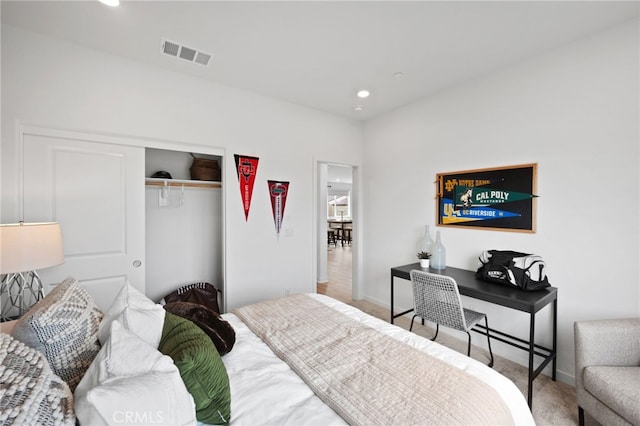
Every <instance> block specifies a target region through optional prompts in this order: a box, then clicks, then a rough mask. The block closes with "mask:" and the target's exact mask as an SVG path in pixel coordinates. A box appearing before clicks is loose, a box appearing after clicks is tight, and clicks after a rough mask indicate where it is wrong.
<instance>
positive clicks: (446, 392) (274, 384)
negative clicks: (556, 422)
mask: <svg viewBox="0 0 640 426" xmlns="http://www.w3.org/2000/svg"><path fill="white" fill-rule="evenodd" d="M56 293H65V294H64V295H62V296H60V294H58V295H56ZM122 294H124V295H125V298H124V299H123V298H122ZM55 297H57V298H58V299H60V300H57V301H55V302H54V303H52V302H51V300H50V299H52V298H55ZM118 298H120V300H119V301H118ZM42 302H45V303H44V305H46V310H45V311H46V314H45V315H44V316H43V317H42V318H43V319H44V320H46V321H44V322H45V323H46V324H47V327H48V326H49V324H51V322H52V318H54V319H55V318H57V321H58V323H65V327H66V328H67V329H70V328H74V327H75V326H74V327H70V326H69V325H68V324H66V323H67V322H68V321H70V320H73V321H75V320H76V319H79V323H80V324H81V327H80V328H79V327H75V329H76V331H73V333H75V334H73V336H72V337H71V339H72V340H69V341H74V342H75V343H74V345H75V344H77V343H78V342H80V341H81V340H86V342H87V343H82V345H83V346H82V348H81V350H80V358H78V359H75V361H74V362H75V363H76V364H74V365H75V366H79V365H80V364H82V363H84V365H85V367H84V369H83V370H81V369H78V368H75V369H74V368H69V366H64V369H62V370H56V365H58V366H59V362H58V361H57V360H52V359H51V358H50V356H51V348H49V349H47V350H43V351H41V352H42V353H45V352H46V353H47V357H48V358H49V359H48V363H49V364H50V366H51V370H53V372H54V373H55V374H53V373H51V372H49V375H48V377H47V378H46V380H44V379H42V378H41V377H38V378H37V380H36V378H34V377H27V378H24V377H22V378H14V377H7V376H6V375H5V376H3V377H2V378H3V383H2V386H0V388H1V389H0V391H1V392H0V419H1V420H2V422H3V424H7V425H9V424H21V423H24V422H31V423H33V422H38V420H39V419H35V418H33V417H32V416H33V414H32V413H34V412H36V411H37V412H38V413H39V414H40V415H43V416H46V418H48V419H51V418H55V419H56V421H55V422H54V423H55V424H75V420H76V415H77V418H78V419H79V420H81V421H80V423H81V424H92V425H93V424H116V423H118V424H121V423H122V421H123V419H124V417H123V416H125V415H131V416H137V417H131V419H133V420H136V421H137V422H138V423H139V422H140V421H143V422H144V421H146V422H147V423H155V424H158V422H159V421H160V423H161V424H180V425H184V424H195V423H196V417H198V418H200V417H199V416H197V413H198V408H197V403H195V404H194V400H197V397H196V396H195V393H194V392H192V388H190V387H189V385H188V384H187V378H186V375H185V374H183V373H184V371H183V370H182V367H181V366H180V361H179V360H177V359H175V358H174V359H173V361H172V359H171V358H169V357H168V356H166V355H167V353H166V352H165V351H164V350H162V351H160V349H161V347H162V345H163V343H162V341H161V340H164V339H165V330H166V329H167V321H166V317H168V316H169V314H168V313H167V314H166V317H165V314H164V312H165V310H164V309H162V308H161V307H160V306H159V305H157V304H154V303H153V302H151V301H149V300H148V299H145V298H144V296H143V295H142V294H140V293H136V292H135V290H134V289H133V288H131V287H127V286H125V287H123V290H121V293H120V294H119V295H118V297H117V298H116V301H115V302H114V305H113V306H112V308H111V309H110V310H109V311H108V312H106V313H105V314H104V316H103V314H102V313H101V312H99V311H98V310H97V309H96V307H95V305H94V304H93V303H92V301H91V300H90V297H89V296H88V295H87V294H86V291H84V290H83V289H82V286H80V285H78V284H77V282H75V281H74V282H67V281H65V282H64V283H62V284H61V285H59V286H58V287H56V289H55V290H54V291H52V292H51V293H50V295H47V297H46V298H45V300H44V301H42ZM65 305H66V306H65ZM84 305H87V306H84ZM36 306H38V305H36ZM69 306H73V307H74V309H77V311H76V312H75V313H74V314H73V315H71V316H69V315H68V314H66V313H65V314H63V315H61V316H57V313H56V312H58V311H68V307H69ZM34 308H35V307H34ZM61 308H63V309H61ZM35 310H38V309H35ZM39 310H40V311H43V309H42V308H41V307H40V308H39ZM43 312H44V311H43ZM161 318H165V320H162V319H161ZM222 318H223V319H224V320H225V321H226V323H227V324H226V326H228V325H230V326H231V327H233V330H234V332H235V342H234V344H233V346H232V349H231V351H230V352H228V353H226V354H224V355H223V356H222V357H220V356H219V354H218V351H216V349H215V348H216V346H213V344H211V341H209V338H208V337H207V336H206V335H205V338H206V340H207V341H208V344H209V347H210V348H212V349H208V350H207V351H206V352H207V356H209V355H212V354H215V356H216V357H217V359H218V360H219V369H221V370H222V373H224V374H223V375H224V377H225V380H228V381H227V389H228V391H229V396H230V422H229V419H228V418H225V422H229V423H230V424H231V425H252V426H253V425H323V426H324V425H343V424H366V425H370V424H371V425H375V424H380V425H389V424H402V425H404V424H517V425H529V424H534V421H533V418H532V415H531V412H530V410H529V407H528V406H527V404H526V401H525V398H524V396H523V395H522V393H521V392H520V391H519V390H518V389H517V388H516V386H515V385H514V384H513V383H512V382H511V381H510V380H509V379H507V378H506V377H504V376H502V375H500V374H499V373H497V372H496V371H494V370H492V369H491V368H489V367H487V366H485V365H483V364H481V363H479V362H477V361H475V360H473V359H471V358H468V357H466V356H464V355H462V354H459V353H457V352H455V351H452V350H450V349H448V348H446V347H444V346H442V345H440V344H438V343H435V342H432V341H430V340H427V339H424V338H422V337H420V336H418V335H415V334H413V333H409V332H408V331H406V330H404V329H401V328H399V327H397V326H394V325H391V324H389V323H387V322H385V321H382V320H379V319H377V318H374V317H372V316H370V315H368V314H366V313H364V312H362V311H360V310H358V309H356V308H354V307H352V306H350V305H347V304H344V303H341V302H339V301H337V300H334V299H332V298H329V297H327V296H323V295H318V294H297V295H292V296H288V297H285V298H280V299H274V300H268V301H264V302H260V303H256V304H253V305H249V306H245V307H242V308H239V309H235V310H234V311H232V312H231V313H226V314H223V315H222ZM96 321H97V322H96ZM163 321H164V328H163V326H162V323H163ZM36 322H37V321H36V320H33V319H31V320H30V321H29V326H32V325H33V324H35V323H36ZM121 323H122V324H124V326H123V325H121ZM96 324H97V325H96ZM192 325H193V324H192ZM82 327H84V329H86V330H84V331H82V330H81V329H82ZM194 327H195V328H196V329H198V327H197V326H194ZM10 328H11V325H7V324H6V323H5V324H3V327H2V330H1V331H2V332H3V334H0V338H2V342H0V345H2V350H0V375H3V374H6V373H7V372H11V371H13V370H17V369H16V368H15V366H16V365H17V364H16V363H20V362H26V361H25V360H28V361H29V362H31V364H33V365H32V366H30V367H32V368H31V369H30V370H29V369H24V371H27V370H29V371H37V372H38V374H41V372H42V371H44V370H48V369H47V368H46V365H44V366H43V364H46V363H47V359H44V357H43V356H42V355H41V354H37V355H39V356H40V358H38V357H37V356H35V355H33V356H32V354H30V355H28V356H27V351H29V350H32V349H31V348H28V347H26V346H24V345H22V343H21V342H19V341H18V340H12V338H11V337H10V336H9V335H8V334H7V333H9V332H10ZM107 329H109V330H107ZM60 330H61V329H59V328H58V329H56V333H55V334H56V337H55V339H53V340H55V341H56V342H57V343H56V344H57V345H58V346H59V347H60V348H61V350H67V353H65V354H64V355H63V356H62V358H63V359H64V360H65V362H68V361H69V360H74V358H73V356H75V355H74V354H72V353H70V352H68V350H69V348H70V347H71V346H73V345H68V344H64V345H60V342H62V341H63V340H64V339H67V338H68V337H69V336H71V333H67V331H66V330H63V331H60ZM78 330H80V331H82V333H81V334H82V336H83V337H82V339H80V338H79V334H78ZM87 330H88V334H91V333H92V332H94V331H95V332H96V333H102V334H103V335H102V336H101V337H102V339H103V341H102V345H99V344H98V345H96V337H95V336H93V337H91V339H93V340H91V339H87V338H86V334H87ZM105 330H107V331H105ZM176 330H177V329H176ZM198 330H199V329H198ZM14 331H15V330H14ZM105 332H110V333H111V334H110V335H107V334H104V333H105ZM14 334H20V333H14ZM160 334H162V337H161V336H160ZM202 334H204V333H202ZM7 348H8V349H7ZM156 348H158V349H156ZM14 349H15V354H11V353H8V352H14ZM91 350H95V353H94V354H93V355H92V356H93V357H94V358H93V359H92V360H87V359H86V355H87V353H89V352H91ZM160 352H162V353H160ZM163 354H165V355H163ZM12 356H13V358H12ZM82 357H84V358H82ZM172 357H173V355H172ZM43 359H44V361H43ZM31 360H33V361H31ZM80 361H81V362H80ZM11 363H13V364H11ZM174 363H175V365H174ZM9 364H11V365H12V366H13V367H12V368H6V367H4V366H5V365H9ZM87 365H88V367H87ZM176 366H177V368H176ZM12 369H13V370H12ZM116 370H117V371H116ZM178 370H179V371H178ZM80 371H82V375H81V376H78V374H79V372H80ZM178 373H179V374H178ZM72 374H75V375H76V376H75V378H72V379H69V377H71V375H72ZM200 376H203V375H202V374H200ZM60 377H61V378H62V379H63V380H64V382H67V383H68V384H69V388H67V389H66V393H65V392H64V391H65V388H66V385H65V384H64V383H62V384H61V383H60V382H61V380H59V378H60ZM197 379H205V381H206V379H208V377H199V378H197ZM25 380H33V381H34V383H35V382H36V381H37V383H39V384H42V383H45V384H46V386H48V387H47V388H46V389H42V388H38V392H33V393H34V395H30V396H28V397H26V396H25V395H24V394H19V393H15V394H14V393H13V392H14V390H15V386H14V387H12V386H13V385H12V384H11V383H10V382H11V381H13V382H14V383H21V384H24V383H25ZM36 388H37V387H34V388H33V389H36ZM69 389H70V392H69ZM71 392H73V396H71ZM36 393H37V394H38V395H35V394H36ZM92 395H94V397H93V400H92ZM97 395H99V398H96V396H97ZM54 396H55V398H54ZM227 401H228V400H227ZM27 402H28V404H27ZM12 404H13V406H12ZM16 404H24V405H25V408H24V409H17V410H16V407H15V405H16ZM38 407H39V408H38ZM74 408H75V410H74ZM82 419H84V420H82ZM210 423H211V422H210ZM216 423H219V422H216ZM198 424H206V423H202V422H198Z"/></svg>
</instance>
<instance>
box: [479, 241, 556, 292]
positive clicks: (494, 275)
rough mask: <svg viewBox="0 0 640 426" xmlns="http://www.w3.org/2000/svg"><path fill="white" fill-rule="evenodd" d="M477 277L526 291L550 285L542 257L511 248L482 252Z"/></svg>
mask: <svg viewBox="0 0 640 426" xmlns="http://www.w3.org/2000/svg"><path fill="white" fill-rule="evenodd" d="M479 259H480V263H482V266H480V267H479V268H478V270H477V272H476V278H478V279H481V280H484V281H490V282H495V283H500V284H505V285H508V286H511V287H516V288H519V289H520V290H525V291H535V290H541V289H543V288H546V287H549V286H550V285H551V284H549V280H548V279H547V274H546V271H545V268H546V265H545V263H544V260H542V257H540V256H537V255H534V254H528V253H520V252H517V251H511V250H487V251H483V252H482V253H481V254H480V257H479Z"/></svg>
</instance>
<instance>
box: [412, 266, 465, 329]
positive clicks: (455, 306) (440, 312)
mask: <svg viewBox="0 0 640 426" xmlns="http://www.w3.org/2000/svg"><path fill="white" fill-rule="evenodd" d="M410 274H411V284H412V288H413V303H414V311H415V314H416V315H418V316H419V317H421V318H424V319H425V320H427V321H431V322H435V323H436V324H440V325H444V326H447V327H451V328H455V329H457V330H462V331H468V330H467V327H466V321H465V318H464V310H463V309H462V302H461V300H460V292H459V291H458V284H457V283H456V280H454V279H453V278H451V277H447V276H445V275H439V274H433V273H430V272H426V271H419V270H413V271H411V272H410Z"/></svg>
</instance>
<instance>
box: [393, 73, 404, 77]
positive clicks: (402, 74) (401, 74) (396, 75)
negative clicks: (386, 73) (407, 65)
mask: <svg viewBox="0 0 640 426" xmlns="http://www.w3.org/2000/svg"><path fill="white" fill-rule="evenodd" d="M402 77H404V73H402V72H400V71H398V72H394V73H393V78H402Z"/></svg>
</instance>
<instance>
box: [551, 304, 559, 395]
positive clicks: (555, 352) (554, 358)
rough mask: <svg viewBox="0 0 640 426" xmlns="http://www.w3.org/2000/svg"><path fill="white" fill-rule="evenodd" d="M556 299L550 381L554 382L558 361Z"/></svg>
mask: <svg viewBox="0 0 640 426" xmlns="http://www.w3.org/2000/svg"><path fill="white" fill-rule="evenodd" d="M557 338H558V299H557V298H556V299H554V300H553V361H551V366H552V368H551V379H552V380H553V381H554V382H555V381H556V361H557V360H558V347H557V344H558V341H557Z"/></svg>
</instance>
